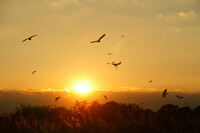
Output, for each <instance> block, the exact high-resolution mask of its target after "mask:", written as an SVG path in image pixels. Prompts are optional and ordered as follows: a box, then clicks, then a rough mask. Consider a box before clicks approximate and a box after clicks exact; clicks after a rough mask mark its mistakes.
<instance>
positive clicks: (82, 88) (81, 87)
mask: <svg viewBox="0 0 200 133" xmlns="http://www.w3.org/2000/svg"><path fill="white" fill-rule="evenodd" d="M75 91H77V92H79V93H87V92H89V91H90V86H89V85H88V84H87V83H78V84H77V85H76V86H75Z"/></svg>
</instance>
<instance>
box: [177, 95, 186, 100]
mask: <svg viewBox="0 0 200 133" xmlns="http://www.w3.org/2000/svg"><path fill="white" fill-rule="evenodd" d="M175 97H177V98H178V99H183V98H185V97H183V96H179V95H176V96H175Z"/></svg>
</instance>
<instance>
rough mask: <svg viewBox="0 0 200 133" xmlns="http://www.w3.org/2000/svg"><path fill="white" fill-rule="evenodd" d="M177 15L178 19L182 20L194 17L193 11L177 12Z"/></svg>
mask: <svg viewBox="0 0 200 133" xmlns="http://www.w3.org/2000/svg"><path fill="white" fill-rule="evenodd" d="M178 15H179V16H180V17H183V18H188V17H193V16H195V12H194V11H189V12H179V13H178Z"/></svg>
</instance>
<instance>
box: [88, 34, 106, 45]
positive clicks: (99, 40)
mask: <svg viewBox="0 0 200 133" xmlns="http://www.w3.org/2000/svg"><path fill="white" fill-rule="evenodd" d="M105 35H106V34H103V35H102V36H101V37H100V38H99V39H98V40H96V41H92V42H90V43H96V42H101V39H102V38H103V37H104V36H105Z"/></svg>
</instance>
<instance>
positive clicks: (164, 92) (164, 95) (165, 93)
mask: <svg viewBox="0 0 200 133" xmlns="http://www.w3.org/2000/svg"><path fill="white" fill-rule="evenodd" d="M167 94H168V93H167V89H165V90H164V91H163V94H162V95H163V97H164V98H165V97H166V95H167Z"/></svg>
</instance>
